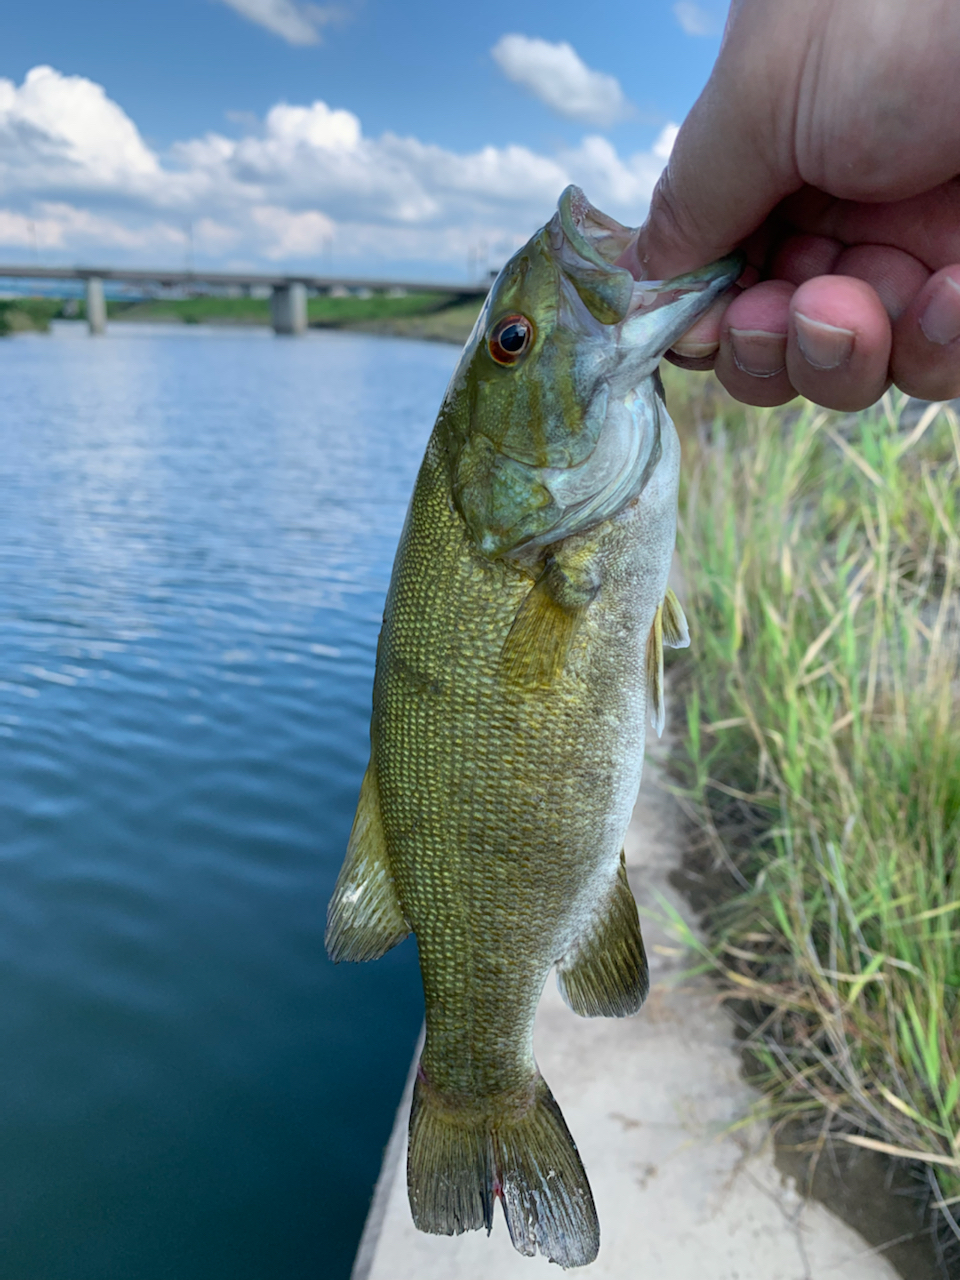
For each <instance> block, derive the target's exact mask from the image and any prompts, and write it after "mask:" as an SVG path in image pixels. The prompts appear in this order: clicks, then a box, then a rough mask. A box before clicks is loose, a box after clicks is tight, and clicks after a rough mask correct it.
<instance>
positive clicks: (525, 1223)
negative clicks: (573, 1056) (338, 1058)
mask: <svg viewBox="0 0 960 1280" xmlns="http://www.w3.org/2000/svg"><path fill="white" fill-rule="evenodd" d="M531 1094H532V1097H531V1101H530V1102H529V1104H528V1105H527V1106H525V1107H520V1108H517V1107H510V1108H508V1109H506V1110H505V1111H504V1112H503V1113H501V1114H497V1113H495V1112H491V1111H486V1110H485V1111H473V1110H468V1109H465V1108H462V1107H456V1106H451V1105H450V1104H449V1103H447V1102H446V1101H445V1100H444V1099H443V1098H442V1097H441V1096H440V1095H438V1094H437V1093H436V1091H435V1090H433V1089H432V1088H431V1087H430V1085H429V1084H428V1082H427V1081H426V1079H425V1078H424V1076H423V1074H422V1071H421V1072H420V1073H419V1074H418V1076H417V1081H416V1085H415V1087H414V1093H413V1107H412V1109H411V1112H410V1146H409V1151H408V1155H407V1190H408V1193H409V1196H410V1209H411V1212H412V1214H413V1221H414V1224H415V1225H416V1226H417V1227H418V1228H419V1230H421V1231H428V1232H431V1233H433V1234H435V1235H460V1233H461V1232H463V1231H474V1230H477V1229H478V1228H479V1227H486V1228H487V1232H488V1234H489V1232H490V1228H491V1226H492V1225H493V1206H494V1201H495V1200H496V1199H497V1198H499V1199H500V1200H501V1201H502V1203H503V1212H504V1216H505V1218H506V1220H507V1229H508V1231H509V1232H510V1239H511V1241H512V1243H513V1247H514V1248H515V1249H516V1250H517V1251H518V1252H519V1253H522V1254H525V1255H526V1256H528V1257H532V1256H533V1255H534V1254H535V1253H536V1252H537V1250H538V1249H539V1251H540V1252H541V1253H542V1254H543V1255H544V1256H545V1257H547V1258H549V1260H550V1261H551V1262H556V1263H559V1265H560V1266H561V1267H564V1268H566V1267H582V1266H586V1264H587V1263H588V1262H592V1261H593V1260H594V1258H595V1257H596V1256H597V1251H598V1249H599V1247H600V1225H599V1223H598V1221H597V1211H596V1209H595V1207H594V1203H593V1195H592V1193H591V1191H590V1184H589V1182H588V1181H587V1175H586V1173H585V1172H584V1168H583V1164H582V1162H581V1160H580V1156H579V1154H578V1152H577V1148H576V1144H575V1143H574V1141H573V1138H571V1136H570V1131H569V1129H568V1128H567V1126H566V1123H565V1122H564V1119H563V1115H562V1113H561V1111H560V1108H559V1107H558V1106H557V1104H556V1102H555V1101H554V1098H553V1094H552V1093H551V1092H550V1089H549V1087H548V1086H547V1083H546V1081H545V1080H544V1079H543V1078H542V1077H541V1076H539V1075H538V1076H537V1077H536V1080H535V1082H534V1083H533V1085H532V1088H531Z"/></svg>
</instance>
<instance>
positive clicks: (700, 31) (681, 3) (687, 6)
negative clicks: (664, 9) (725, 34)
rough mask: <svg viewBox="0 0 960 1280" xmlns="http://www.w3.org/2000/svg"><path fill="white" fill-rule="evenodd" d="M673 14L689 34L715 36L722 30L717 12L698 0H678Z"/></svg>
mask: <svg viewBox="0 0 960 1280" xmlns="http://www.w3.org/2000/svg"><path fill="white" fill-rule="evenodd" d="M673 15H674V17H675V18H676V20H677V21H678V22H679V23H680V25H681V27H683V29H684V31H685V32H686V33H687V35H688V36H715V35H717V33H718V32H719V30H720V20H719V18H718V16H717V14H716V13H713V12H711V10H710V9H707V8H704V6H703V5H702V4H697V3H696V0H677V3H676V4H675V5H674V6H673Z"/></svg>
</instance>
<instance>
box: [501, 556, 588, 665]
mask: <svg viewBox="0 0 960 1280" xmlns="http://www.w3.org/2000/svg"><path fill="white" fill-rule="evenodd" d="M599 590H600V582H599V579H598V578H597V575H596V573H595V571H594V568H593V563H592V552H585V553H584V552H581V553H579V554H576V555H573V556H571V557H569V558H568V559H567V560H565V561H563V562H561V560H560V559H559V558H558V557H555V556H551V557H550V558H549V559H548V560H547V563H546V567H545V568H544V570H543V572H542V573H541V574H540V577H539V578H538V579H537V580H536V582H535V583H534V584H533V586H532V587H531V588H530V591H529V594H528V595H527V597H526V599H525V600H524V602H523V604H521V606H520V608H519V609H518V610H517V616H516V617H515V618H514V620H513V626H511V628H510V631H509V632H508V634H507V638H506V640H505V641H504V642H503V649H502V650H501V652H500V670H501V672H502V674H503V675H504V676H505V677H506V678H507V679H508V680H510V681H512V682H513V683H515V684H519V685H520V686H521V687H522V688H525V689H536V688H546V689H548V688H550V686H551V685H552V684H553V682H554V681H555V680H556V679H557V678H558V676H560V675H561V673H562V672H563V669H564V667H565V666H566V662H567V657H568V655H569V653H570V647H571V645H572V644H573V639H574V636H575V635H576V634H577V630H578V629H579V626H580V623H581V622H582V621H583V618H584V615H585V614H586V611H587V608H588V606H589V605H590V604H591V603H592V602H593V600H595V599H596V597H597V593H598V592H599Z"/></svg>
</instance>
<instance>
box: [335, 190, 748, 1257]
mask: <svg viewBox="0 0 960 1280" xmlns="http://www.w3.org/2000/svg"><path fill="white" fill-rule="evenodd" d="M633 235H634V232H633V231H632V230H630V229H628V228H625V227H622V226H621V225H620V224H619V223H617V222H615V221H613V219H611V218H608V217H606V216H605V215H604V214H602V213H600V212H599V211H598V210H596V209H594V208H593V207H592V206H591V205H590V204H589V202H588V201H587V200H586V198H585V197H584V196H583V193H582V192H581V191H579V190H578V189H577V188H575V187H569V188H567V190H566V191H565V192H564V193H563V195H562V197H561V199H560V204H559V208H558V211H557V213H556V215H555V216H554V217H553V219H552V220H551V221H550V222H549V223H548V224H547V226H546V227H544V228H543V229H542V230H541V231H539V232H538V233H537V234H536V235H535V236H533V237H532V239H531V240H530V241H529V242H528V243H527V244H526V245H525V246H524V247H523V248H522V249H521V250H519V251H518V252H517V253H516V254H514V256H513V257H512V258H511V259H510V261H509V262H508V263H507V264H506V266H505V267H504V268H503V270H502V271H501V272H500V275H499V276H498V278H497V280H496V282H495V283H494V285H493V287H492V289H491V291H490V294H489V296H488V298H487V301H486V303H485V305H484V308H483V311H482V312H481V315H480V317H479V319H478V321H477V325H476V328H475V330H474V332H473V334H472V336H471V338H470V340H469V341H468V343H467V345H466V347H465V349H464V352H463V355H462V357H461V360H460V362H459V364H458V366H457V369H456V371H455V373H454V375H453V378H452V380H451V382H450V386H449V388H448V389H447V392H446V395H445V397H444V401H443V404H442V406H441V409H440V413H439V417H438V419H437V423H436V426H435V428H434V431H433V435H432V436H431V438H430V441H429V443H428V445H427V450H426V455H425V457H424V460H423V464H422V466H421V469H420V473H419V476H418V479H417V482H416V487H415V489H414V493H413V497H412V499H411V503H410V508H409V511H408V513H407V519H406V523H405V525H404V529H403V533H402V535H401V539H400V545H399V549H398V551H397V558H396V561H395V564H394V570H393V577H392V580H391V584H390V590H389V593H388V596H387V602H386V607H385V611H384V621H383V629H382V631H381V634H380V642H379V647H378V651H377V671H376V678H375V683H374V694H373V718H372V723H371V731H370V737H371V754H370V764H369V766H368V769H367V772H366V775H365V777H364V780H363V785H362V788H361V792H360V800H359V804H358V808H357V815H356V818H355V820H354V826H353V831H352V833H351V836H350V842H349V845H348V849H347V855H346V859H345V861H344V865H343V868H342V870H341V872H340V877H339V879H338V881H337V886H336V889H335V891H334V895H333V898H332V900H331V903H330V907H329V912H328V925H327V947H328V950H329V953H330V955H331V957H332V958H333V959H334V960H371V959H375V958H376V957H378V956H380V955H383V953H384V952H385V951H387V950H389V948H390V947H392V946H394V945H395V944H396V943H398V942H400V941H401V940H402V939H403V938H404V937H406V935H407V934H408V933H409V932H410V931H411V930H412V931H413V932H414V933H415V934H416V937H417V943H418V946H419V952H420V968H421V973H422V977H423V988H424V996H425V1002H426V1041H425V1045H424V1049H423V1054H422V1056H421V1060H420V1065H419V1068H418V1074H417V1082H416V1086H415V1091H414V1099H413V1107H412V1111H411V1117H410V1138H409V1149H408V1162H407V1182H408V1190H409V1197H410V1206H411V1210H412V1213H413V1218H414V1221H415V1223H416V1225H417V1226H418V1227H419V1228H420V1229H421V1230H424V1231H430V1232H435V1233H439V1234H446V1235H451V1234H459V1233H460V1232H462V1231H468V1230H473V1229H476V1228H479V1227H482V1226H485V1227H486V1228H487V1230H488V1232H489V1230H490V1228H491V1224H492V1221H493V1211H494V1204H495V1202H496V1200H497V1199H499V1200H500V1201H501V1203H502V1205H503V1209H504V1214H505V1217H506V1222H507V1227H508V1229H509V1232H510V1237H511V1240H512V1241H513V1244H514V1247H515V1248H516V1249H518V1250H519V1251H520V1252H521V1253H524V1254H528V1255H533V1254H535V1253H536V1252H537V1250H538V1249H539V1250H540V1251H541V1252H542V1253H543V1254H545V1255H546V1256H547V1257H548V1258H550V1259H551V1260H552V1261H554V1262H557V1263H559V1264H560V1265H561V1266H562V1267H575V1266H582V1265H585V1264H586V1263H589V1262H591V1261H592V1260H593V1259H594V1258H595V1257H596V1254H597V1250H598V1248H599V1225H598V1222H597V1216H596V1211H595V1208H594V1203H593V1197H592V1194H591V1191H590V1187H589V1183H588V1182H587V1178H586V1174H585V1172H584V1169H583V1165H582V1163H581V1161H580V1157H579V1155H578V1153H577V1149H576V1146H575V1144H574V1142H573V1139H572V1138H571V1136H570V1133H569V1131H568V1130H567V1127H566V1124H565V1122H564V1119H563V1116H562V1115H561V1112H560V1109H559V1107H558V1106H557V1104H556V1102H555V1101H554V1099H553V1096H552V1094H551V1092H550V1090H549V1088H548V1086H547V1084H546V1082H545V1081H544V1080H543V1078H542V1077H541V1075H540V1073H539V1071H538V1070H537V1064H536V1062H535V1060H534V1056H533V1024H534V1015H535V1013H536V1008H537V1003H538V1001H539V998H540V994H541V992H542V990H543V986H544V983H545V981H546V979H547V976H548V974H549V972H550V970H551V968H554V967H556V970H557V979H558V982H559V985H560V989H561V992H562V993H563V996H564V999H565V1000H566V1001H567V1003H568V1004H569V1005H570V1007H571V1008H572V1009H573V1010H574V1011H575V1012H576V1013H578V1014H581V1015H583V1016H586V1017H594V1016H599V1015H606V1016H614V1017H621V1016H624V1015H626V1014H630V1013H635V1012H636V1011H637V1010H638V1009H639V1007H640V1005H641V1003H642V1001H643V998H644V996H645V995H646V991H647V985H648V979H647V966H646V958H645V955H644V950H643V942H642V940H641V937H640V927H639V921H638V917H637V908H636V904H635V903H634V900H633V896H632V894H631V892H630V889H629V886H628V884H627V878H626V870H625V867H624V862H623V855H622V845H623V837H624V834H625V832H626V828H627V823H628V821H629V818H630V813H631V809H632V807H633V803H634V800H635V798H636V794H637V790H638V787H639V784H640V773H641V768H642V764H643V743H644V721H645V717H646V712H647V709H648V706H649V708H650V710H651V712H652V715H653V719H654V722H655V724H656V725H657V728H658V730H659V729H660V728H662V725H663V646H664V645H674V646H682V645H684V644H686V643H688V636H687V629H686V622H685V620H684V618H683V613H682V610H681V609H680V606H679V604H678V603H677V601H676V599H675V597H674V596H673V594H672V592H670V591H668V590H667V572H668V569H669V565H670V558H671V555H672V551H673V545H674V539H675V532H676V508H677V483H678V474H679V442H678V440H677V436H676V431H675V430H674V427H673V424H672V422H671V421H670V418H669V416H668V414H667V412H666V407H665V405H664V403H663V394H662V386H661V384H660V381H659V375H658V373H657V368H658V365H659V361H660V357H661V356H662V354H663V352H664V351H666V350H667V349H668V348H669V347H670V346H671V345H672V344H673V342H675V341H676V339H677V338H678V337H679V336H680V335H681V334H682V333H683V332H684V331H685V330H686V329H687V328H689V327H690V325H691V324H692V323H693V321H694V320H695V319H696V317H697V316H698V315H699V314H701V313H702V312H703V311H705V310H706V308H707V307H708V306H709V305H710V303H711V302H712V301H713V299H714V298H715V297H716V296H718V294H720V293H721V292H722V291H723V290H725V289H726V288H727V287H728V286H730V285H731V284H732V283H733V282H734V281H735V280H736V278H737V277H738V275H739V274H740V270H741V262H740V260H739V258H729V259H724V260H723V261H722V262H720V263H716V264H714V265H713V266H711V267H708V268H704V269H703V270H702V271H700V272H696V273H693V274H692V275H690V276H685V277H681V278H679V279H677V280H673V281H666V282H649V281H644V282H635V281H634V280H633V278H632V277H631V276H630V274H629V272H627V271H626V270H624V269H622V268H618V267H616V266H614V265H613V264H614V262H615V261H616V259H617V257H618V256H619V254H620V253H621V251H622V250H623V249H624V248H625V246H626V244H627V243H628V242H629V240H630V239H631V238H632V236H633Z"/></svg>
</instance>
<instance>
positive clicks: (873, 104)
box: [620, 0, 960, 410]
mask: <svg viewBox="0 0 960 1280" xmlns="http://www.w3.org/2000/svg"><path fill="white" fill-rule="evenodd" d="M958 66H960V4H958V3H957V0H913V3H911V4H909V5H907V4H905V3H903V0H804V2H803V3H797V0H740V3H737V0H734V4H733V6H732V9H731V16H730V19H729V21H728V26H727V32H726V35H725V37H724V42H723V46H722V48H721V51H720V55H719V57H718V59H717V63H716V66H715V67H714V70H713V73H712V75H711V77H710V80H709V82H708V84H707V86H706V88H705V89H704V92H703V94H702V95H701V96H700V98H699V100H698V101H697V103H696V104H695V106H694V107H693V109H692V111H691V112H690V114H689V116H688V117H687V119H686V121H685V122H684V124H683V127H682V128H681V130H680V133H679V135H678V137H677V140H676V143H675V144H674V148H673V152H672V154H671V157H670V161H669V164H668V166H667V168H666V170H665V171H664V174H663V176H662V177H661V179H660V182H659V183H658V185H657V188H656V190H655V192H654V194H653V198H652V200H651V204H650V213H649V216H648V218H647V221H646V222H645V223H644V225H643V227H642V228H641V230H640V234H639V236H638V238H637V240H636V241H635V242H634V244H633V245H631V246H630V247H629V248H628V249H627V251H626V252H625V253H624V255H623V256H622V257H621V259H620V262H621V264H622V265H625V266H627V267H629V269H630V270H631V271H632V272H633V274H634V275H635V276H637V277H638V278H642V277H646V278H648V279H650V278H661V279H662V278H669V277H671V276H674V275H678V274H680V273H681V272H684V271H688V270H691V269H693V268H695V267H699V266H702V265H703V264H704V263H706V262H709V261H711V260H712V259H714V258H718V257H720V256H722V255H723V254H725V253H727V252H729V251H730V250H731V249H732V248H733V247H734V246H735V245H737V244H742V245H743V247H744V249H745V251H746V254H747V260H748V263H749V266H748V268H747V272H746V273H745V275H744V277H743V279H742V280H741V285H742V286H745V287H743V288H742V291H741V292H740V293H739V294H737V295H735V296H734V297H733V299H732V300H731V298H730V297H729V296H728V297H726V298H725V299H722V300H721V301H719V302H718V303H716V304H715V305H714V307H713V308H711V310H710V311H709V312H707V314H706V315H705V316H702V317H701V318H700V320H699V321H698V322H697V323H696V325H694V327H693V328H692V329H691V330H690V331H689V332H688V333H687V334H685V335H684V337H683V338H682V339H681V340H680V342H678V343H677V344H676V346H675V347H674V349H673V352H672V353H671V355H670V358H671V359H673V360H674V363H676V364H681V365H684V366H686V367H692V368H710V367H711V366H712V367H714V368H715V369H716V372H717V376H718V377H719V379H720V381H721V382H722V383H723V384H724V386H725V387H726V388H727V390H728V391H730V392H731V394H732V395H734V396H736V397H737V398H738V399H739V400H742V401H745V402H746V403H748V404H757V405H776V404H782V403H784V402H785V401H787V400H789V399H791V398H792V397H793V396H794V395H796V394H797V393H798V392H800V393H801V394H803V395H805V396H807V397H808V398H809V399H811V400H814V401H816V402H817V403H819V404H822V405H826V406H827V407H829V408H833V409H845V410H853V409H861V408H864V407H865V406H866V405H868V404H872V403H873V402H874V401H875V400H876V399H877V398H878V397H879V396H880V395H881V394H882V392H883V391H884V389H885V388H886V387H887V386H888V385H889V383H890V382H891V381H893V382H895V383H896V385H897V386H899V387H900V388H902V389H903V390H904V391H906V392H909V393H910V394H911V395H915V396H919V397H921V398H924V399H943V398H947V397H949V396H956V395H960V76H958V74H957V68H958Z"/></svg>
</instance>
